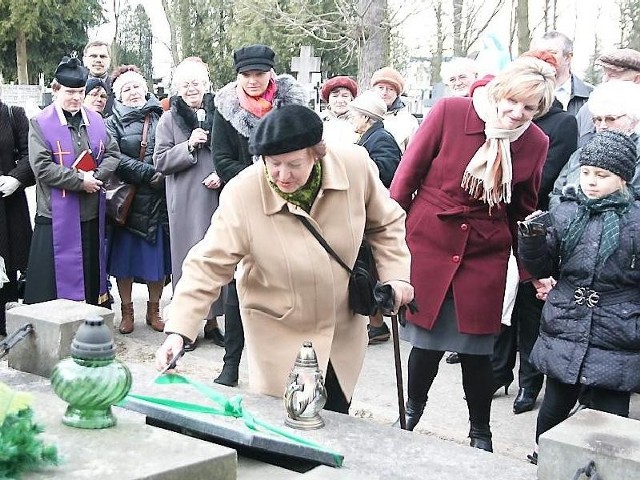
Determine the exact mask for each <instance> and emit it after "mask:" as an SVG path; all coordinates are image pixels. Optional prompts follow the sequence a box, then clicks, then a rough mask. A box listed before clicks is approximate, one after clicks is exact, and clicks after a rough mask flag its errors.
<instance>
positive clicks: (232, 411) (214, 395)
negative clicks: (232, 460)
mask: <svg viewBox="0 0 640 480" xmlns="http://www.w3.org/2000/svg"><path fill="white" fill-rule="evenodd" d="M156 383H157V384H159V385H191V386H192V387H194V388H195V389H196V390H198V391H199V392H200V393H202V394H203V395H204V396H205V397H207V398H208V399H209V400H211V401H212V402H214V403H217V404H218V405H220V406H219V407H217V406H207V405H200V404H197V403H189V402H181V401H179V400H171V399H169V398H161V397H151V396H148V395H138V394H135V393H130V394H129V395H127V396H126V397H125V398H124V399H123V400H122V401H121V402H120V403H118V405H119V406H123V405H124V404H125V403H126V402H127V399H131V398H133V399H136V400H142V401H144V402H148V403H154V404H157V405H164V406H165V407H170V408H175V409H177V410H184V411H187V412H194V413H208V414H211V415H222V416H224V417H234V418H240V419H242V421H243V422H244V424H245V425H246V426H247V427H249V428H250V429H251V430H255V431H258V430H259V429H260V428H261V429H263V430H266V431H268V432H271V433H273V434H276V435H280V436H281V437H284V438H286V439H288V440H291V441H292V442H293V443H297V444H299V445H304V446H307V447H311V448H315V449H317V450H320V451H322V452H325V453H328V454H329V455H331V456H332V457H333V459H334V461H335V463H336V465H338V467H341V466H342V462H343V460H344V458H343V456H342V455H340V454H339V453H336V452H333V451H331V450H328V449H326V448H324V447H322V446H321V445H319V444H317V443H315V442H312V441H310V440H307V439H305V438H301V437H298V436H297V435H293V434H292V433H289V432H288V431H286V430H283V429H281V428H278V427H274V426H273V425H270V424H268V423H266V422H263V421H262V420H260V419H259V418H256V417H254V416H253V415H252V414H251V413H249V412H248V411H246V410H245V409H244V408H243V407H242V397H241V396H240V395H236V396H234V397H231V398H230V399H227V397H225V396H224V395H222V394H221V393H218V392H216V391H215V390H214V389H212V388H209V387H207V386H206V385H203V384H201V383H199V382H195V381H193V380H191V379H189V378H187V377H183V376H182V375H177V374H171V373H169V374H166V375H162V376H161V377H159V378H158V379H156Z"/></svg>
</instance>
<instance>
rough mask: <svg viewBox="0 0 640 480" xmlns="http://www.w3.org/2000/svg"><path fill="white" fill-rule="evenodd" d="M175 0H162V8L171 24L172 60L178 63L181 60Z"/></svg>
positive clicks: (174, 63)
mask: <svg viewBox="0 0 640 480" xmlns="http://www.w3.org/2000/svg"><path fill="white" fill-rule="evenodd" d="M174 2H175V0H172V1H171V2H170V0H162V9H163V10H164V15H165V17H166V19H167V23H168V24H169V35H170V39H171V40H170V45H169V47H170V50H171V60H172V61H173V65H177V64H178V63H179V62H180V55H179V54H178V33H177V27H176V20H175V15H174V14H173V9H172V5H171V4H172V3H174Z"/></svg>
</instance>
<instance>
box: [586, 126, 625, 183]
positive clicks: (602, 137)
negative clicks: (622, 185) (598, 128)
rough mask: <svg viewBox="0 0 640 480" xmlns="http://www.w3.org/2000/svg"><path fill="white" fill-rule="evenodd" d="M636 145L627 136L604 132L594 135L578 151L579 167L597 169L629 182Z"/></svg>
mask: <svg viewBox="0 0 640 480" xmlns="http://www.w3.org/2000/svg"><path fill="white" fill-rule="evenodd" d="M636 159H637V153H636V144H635V142H634V141H633V140H631V137H629V135H625V134H624V133H620V132H614V131H613V130H605V131H602V132H598V133H596V134H595V135H594V136H593V137H592V138H591V140H589V142H587V143H586V144H585V146H584V147H582V150H581V151H580V165H581V166H582V165H587V166H591V167H598V168H602V169H604V170H608V171H609V172H611V173H615V174H616V175H618V176H619V177H620V178H622V179H623V180H625V181H626V182H630V181H631V179H632V178H633V175H634V174H635V172H636Z"/></svg>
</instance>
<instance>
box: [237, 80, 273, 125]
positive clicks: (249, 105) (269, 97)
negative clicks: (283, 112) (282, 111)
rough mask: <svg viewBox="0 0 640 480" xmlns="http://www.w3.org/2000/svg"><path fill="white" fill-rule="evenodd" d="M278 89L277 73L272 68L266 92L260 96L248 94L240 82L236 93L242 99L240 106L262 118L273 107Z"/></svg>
mask: <svg viewBox="0 0 640 480" xmlns="http://www.w3.org/2000/svg"><path fill="white" fill-rule="evenodd" d="M277 91H278V85H277V84H276V80H275V73H274V72H273V70H271V78H270V79H269V84H268V85H267V89H266V90H265V91H264V93H263V94H262V95H261V96H259V97H252V96H250V95H247V92H245V91H244V89H243V88H242V87H241V86H240V84H239V83H238V84H237V85H236V95H238V100H239V101H240V106H241V107H242V108H244V109H245V110H246V111H247V112H251V113H253V114H254V115H255V116H256V117H258V118H262V117H264V116H265V115H266V114H267V113H269V112H270V111H271V109H272V108H273V99H274V98H275V96H276V92H277Z"/></svg>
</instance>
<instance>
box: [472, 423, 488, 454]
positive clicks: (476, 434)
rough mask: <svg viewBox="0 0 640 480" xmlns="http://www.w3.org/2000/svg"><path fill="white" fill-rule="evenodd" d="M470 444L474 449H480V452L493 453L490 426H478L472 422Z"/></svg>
mask: <svg viewBox="0 0 640 480" xmlns="http://www.w3.org/2000/svg"><path fill="white" fill-rule="evenodd" d="M469 438H470V439H471V442H470V443H469V444H470V445H471V446H472V447H473V448H479V449H480V450H486V451H487V452H491V453H493V443H492V442H491V429H490V428H489V424H488V423H487V424H477V423H473V422H471V427H470V428H469Z"/></svg>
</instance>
